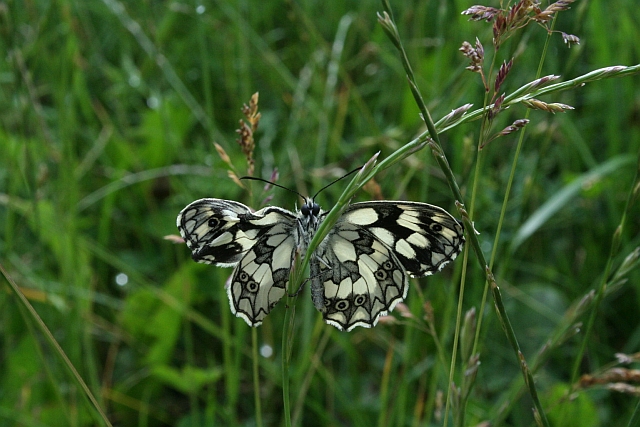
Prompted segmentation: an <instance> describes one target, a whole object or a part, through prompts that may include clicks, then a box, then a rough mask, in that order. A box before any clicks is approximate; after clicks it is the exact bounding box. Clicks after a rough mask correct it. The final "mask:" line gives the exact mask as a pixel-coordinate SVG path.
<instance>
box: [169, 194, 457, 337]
mask: <svg viewBox="0 0 640 427" xmlns="http://www.w3.org/2000/svg"><path fill="white" fill-rule="evenodd" d="M327 213H328V212H325V211H323V210H322V209H320V206H319V205H318V204H317V203H316V202H315V201H314V200H313V198H305V203H304V204H303V205H302V206H301V208H300V210H299V211H296V212H295V213H294V212H291V211H288V210H286V209H283V208H280V207H276V206H268V207H265V208H263V209H260V210H258V211H255V212H254V211H253V210H251V209H250V208H249V207H247V206H245V205H243V204H242V203H238V202H235V201H232V200H223V199H213V198H207V199H200V200H196V201H195V202H193V203H191V204H189V205H188V206H187V207H185V208H184V209H183V210H182V211H181V212H180V214H179V215H178V218H177V226H178V230H179V231H180V234H181V235H182V237H183V238H184V240H185V242H186V243H187V246H188V247H189V249H191V252H192V257H193V259H194V260H195V261H197V262H201V263H205V264H213V265H217V266H220V267H235V268H234V270H233V273H232V275H231V282H230V284H229V286H228V287H227V294H228V297H229V303H230V305H231V311H232V312H233V314H235V315H236V316H238V317H241V318H242V319H244V320H245V321H246V322H247V323H248V324H249V325H250V326H258V325H260V324H261V323H262V321H263V319H264V318H265V316H267V314H269V312H270V311H271V310H272V309H273V308H274V307H275V305H276V304H277V303H278V301H279V300H280V299H281V298H282V297H283V296H284V295H285V292H287V285H288V281H289V272H290V270H291V268H292V264H293V261H294V259H295V256H296V253H300V254H301V255H303V256H307V255H305V254H306V250H307V247H308V246H309V243H310V242H311V239H312V238H313V236H314V234H315V232H316V231H317V229H318V226H319V225H320V224H321V223H322V221H323V220H324V219H325V217H326V215H327ZM463 232H464V228H463V225H462V223H461V222H460V221H458V220H457V219H455V218H454V217H452V216H451V215H450V214H449V213H447V212H446V211H445V210H444V209H442V208H440V207H438V206H433V205H429V204H426V203H418V202H404V201H373V202H361V203H354V204H351V205H349V206H347V208H346V209H345V211H344V212H343V213H342V215H341V216H340V217H339V218H338V220H337V222H336V223H335V225H334V226H333V228H332V229H331V230H330V231H329V233H328V234H327V236H326V237H325V238H324V239H323V240H322V241H321V243H320V244H319V245H318V247H317V249H315V251H314V252H313V253H312V254H310V255H308V256H310V259H309V271H310V280H311V299H312V301H313V304H314V306H315V307H316V308H317V309H318V310H319V311H320V312H321V313H322V316H323V317H324V320H325V321H326V322H327V323H328V324H330V325H333V326H335V327H336V328H338V329H340V330H346V331H351V330H352V329H353V328H355V327H356V326H363V327H366V328H370V327H373V326H375V325H376V323H377V322H378V319H379V318H380V317H381V316H384V315H386V314H388V313H390V312H391V311H392V310H393V308H394V307H395V306H396V305H397V304H398V303H399V302H400V301H402V300H403V299H405V298H406V296H407V292H408V289H409V278H410V277H421V276H426V275H430V274H433V273H436V272H438V271H440V270H441V269H442V268H443V267H444V266H445V265H446V264H447V263H449V262H450V261H453V260H454V259H455V258H456V256H457V255H458V254H459V253H460V251H461V250H462V246H463V244H464V241H465V239H464V234H463Z"/></svg>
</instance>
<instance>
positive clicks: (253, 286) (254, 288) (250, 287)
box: [245, 280, 260, 294]
mask: <svg viewBox="0 0 640 427" xmlns="http://www.w3.org/2000/svg"><path fill="white" fill-rule="evenodd" d="M245 288H246V289H247V291H249V292H251V293H252V294H255V293H256V292H258V289H259V288H260V285H258V282H256V281H255V280H250V281H249V282H248V283H247V285H246V286H245Z"/></svg>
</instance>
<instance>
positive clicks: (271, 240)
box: [227, 208, 298, 326]
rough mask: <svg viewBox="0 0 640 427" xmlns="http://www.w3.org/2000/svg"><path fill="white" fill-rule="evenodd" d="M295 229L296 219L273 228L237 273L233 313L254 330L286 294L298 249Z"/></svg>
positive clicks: (231, 289)
mask: <svg viewBox="0 0 640 427" xmlns="http://www.w3.org/2000/svg"><path fill="white" fill-rule="evenodd" d="M266 209H270V208H266ZM279 214H281V212H280V213H279ZM269 215H272V216H273V219H275V218H277V217H278V215H273V212H271V213H268V214H267V215H266V217H267V218H268V217H269ZM264 221H265V219H261V220H260V221H259V222H264ZM294 226H295V217H294V221H287V222H276V223H275V224H273V225H271V226H270V228H269V229H268V230H267V231H266V232H265V233H264V234H262V235H261V236H260V237H259V239H258V240H257V241H256V243H255V245H253V247H252V248H251V249H249V251H248V252H247V254H246V255H245V256H244V257H243V258H242V259H241V260H240V262H239V263H238V265H237V266H236V268H235V269H234V271H233V275H232V277H231V285H230V286H229V288H228V289H227V293H228V296H229V302H230V304H231V311H232V312H233V313H234V314H235V315H236V316H239V317H242V318H243V319H244V320H245V321H246V322H247V323H248V324H249V325H251V326H258V325H260V324H261V323H262V319H264V317H265V316H266V315H267V314H268V313H269V312H270V311H271V309H272V308H273V307H274V306H275V305H276V304H277V303H278V301H280V299H281V298H282V297H283V296H284V294H285V292H286V289H287V283H288V282H289V271H290V270H291V263H292V262H291V260H292V259H293V257H294V255H295V251H296V248H297V246H298V242H297V239H296V237H295V236H297V234H295V232H293V230H292V227H294Z"/></svg>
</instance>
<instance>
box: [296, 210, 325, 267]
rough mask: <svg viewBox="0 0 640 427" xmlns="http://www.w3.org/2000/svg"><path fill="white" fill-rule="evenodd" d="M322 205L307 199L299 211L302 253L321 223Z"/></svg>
mask: <svg viewBox="0 0 640 427" xmlns="http://www.w3.org/2000/svg"><path fill="white" fill-rule="evenodd" d="M320 213H321V209H320V205H318V204H317V203H316V202H314V201H313V199H311V198H307V199H305V202H304V205H302V207H301V208H300V211H299V212H298V232H299V235H300V244H301V245H300V246H301V248H300V249H301V252H302V254H305V253H306V251H307V248H308V247H309V243H311V239H313V236H314V235H315V234H316V231H317V230H318V226H319V225H320V222H321V220H320Z"/></svg>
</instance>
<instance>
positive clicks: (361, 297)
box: [353, 295, 367, 307]
mask: <svg viewBox="0 0 640 427" xmlns="http://www.w3.org/2000/svg"><path fill="white" fill-rule="evenodd" d="M366 301H367V297H366V296H365V295H358V296H357V297H356V298H355V299H354V300H353V303H354V304H355V305H356V306H358V307H359V306H361V305H363V304H364V303H365V302H366Z"/></svg>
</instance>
